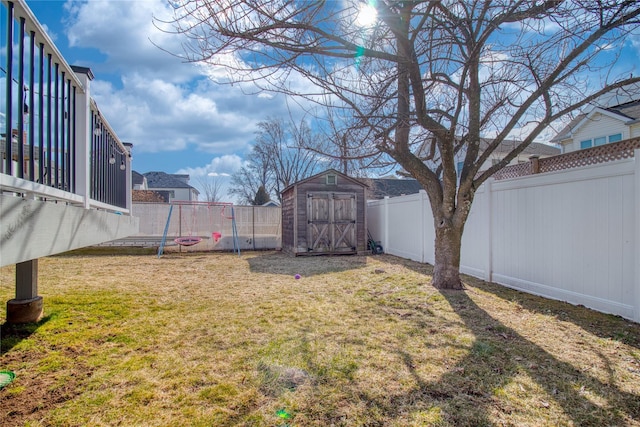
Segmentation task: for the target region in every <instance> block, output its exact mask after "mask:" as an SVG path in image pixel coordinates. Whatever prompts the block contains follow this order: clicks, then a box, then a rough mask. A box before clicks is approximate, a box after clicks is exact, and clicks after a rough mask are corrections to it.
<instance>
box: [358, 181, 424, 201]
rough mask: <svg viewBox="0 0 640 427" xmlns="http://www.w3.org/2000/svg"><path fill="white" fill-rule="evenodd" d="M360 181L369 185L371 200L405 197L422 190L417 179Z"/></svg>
mask: <svg viewBox="0 0 640 427" xmlns="http://www.w3.org/2000/svg"><path fill="white" fill-rule="evenodd" d="M360 180H361V181H363V182H365V183H366V184H368V185H369V191H368V196H369V198H370V199H383V198H385V197H386V196H388V197H398V196H404V195H408V194H415V193H418V192H419V191H420V190H422V186H420V184H419V183H418V181H416V180H415V179H394V178H369V179H367V178H364V179H360Z"/></svg>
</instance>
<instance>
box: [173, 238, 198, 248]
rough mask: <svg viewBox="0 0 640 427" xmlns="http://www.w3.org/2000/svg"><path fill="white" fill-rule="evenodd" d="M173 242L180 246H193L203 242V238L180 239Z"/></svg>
mask: <svg viewBox="0 0 640 427" xmlns="http://www.w3.org/2000/svg"><path fill="white" fill-rule="evenodd" d="M173 241H174V242H176V243H177V244H179V245H180V246H193V245H197V244H198V243H200V242H201V241H202V238H201V237H178V238H177V239H174V240H173Z"/></svg>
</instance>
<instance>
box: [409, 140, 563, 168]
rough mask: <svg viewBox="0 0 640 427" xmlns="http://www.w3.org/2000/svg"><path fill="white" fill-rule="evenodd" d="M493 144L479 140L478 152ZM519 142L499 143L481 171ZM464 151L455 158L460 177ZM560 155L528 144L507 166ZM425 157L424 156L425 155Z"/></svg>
mask: <svg viewBox="0 0 640 427" xmlns="http://www.w3.org/2000/svg"><path fill="white" fill-rule="evenodd" d="M492 142H493V139H490V138H481V139H480V152H483V151H484V150H486V148H487V147H488V146H489V144H491V143H492ZM520 143H521V141H518V140H515V139H506V140H504V141H502V143H500V145H499V146H498V147H496V149H495V150H494V151H493V152H492V153H491V155H490V156H489V158H488V159H487V160H486V161H485V162H484V164H483V165H482V166H481V167H480V170H481V171H484V170H487V169H489V168H490V167H491V166H493V165H495V164H496V163H498V162H499V161H500V160H502V159H504V158H505V157H506V156H507V155H508V154H509V153H510V152H511V151H513V149H514V148H515V147H517V146H518V145H519V144H520ZM420 153H428V148H427V145H426V144H425V145H424V146H423V147H422V148H421V149H420V150H419V154H420ZM465 153H466V151H465V150H464V149H462V150H460V151H459V152H458V154H456V156H455V162H456V172H457V173H458V176H460V172H461V171H462V166H463V165H464V156H465ZM558 154H561V151H560V149H559V148H557V147H554V146H552V145H549V144H543V143H541V142H532V143H531V144H529V145H528V146H527V147H526V148H525V149H524V150H522V152H520V154H518V155H517V156H516V157H515V158H513V160H511V162H509V165H516V164H519V163H526V162H528V161H529V160H530V158H531V157H532V156H535V157H538V158H540V159H543V158H545V157H552V156H557V155H558ZM425 157H426V155H425Z"/></svg>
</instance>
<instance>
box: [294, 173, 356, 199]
mask: <svg viewBox="0 0 640 427" xmlns="http://www.w3.org/2000/svg"><path fill="white" fill-rule="evenodd" d="M327 174H336V175H338V176H339V177H340V178H344V179H347V180H349V181H351V182H353V183H354V184H357V185H360V186H362V187H368V185H367V184H365V183H364V182H362V181H360V180H358V179H355V178H352V177H350V176H348V175H345V174H343V173H341V172H338V171H337V170H335V169H327V170H325V171H323V172H320V173H317V174H315V175H313V176H310V177H308V178H305V179H301V180H300V181H298V182H294V183H293V184H291V185H289V186H288V187H286V188H285V189H284V190H282V191H281V194H284V193H286V192H287V191H289V190H290V189H292V188H293V187H295V186H297V185H300V184H304V183H305V182H309V181H312V180H314V179H316V178H318V177H319V176H322V175H327Z"/></svg>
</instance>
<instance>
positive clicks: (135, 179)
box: [131, 171, 149, 190]
mask: <svg viewBox="0 0 640 427" xmlns="http://www.w3.org/2000/svg"><path fill="white" fill-rule="evenodd" d="M131 185H132V186H133V187H131V189H132V190H148V189H149V187H148V185H147V178H146V177H145V176H144V175H142V174H141V173H139V172H136V171H131Z"/></svg>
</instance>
